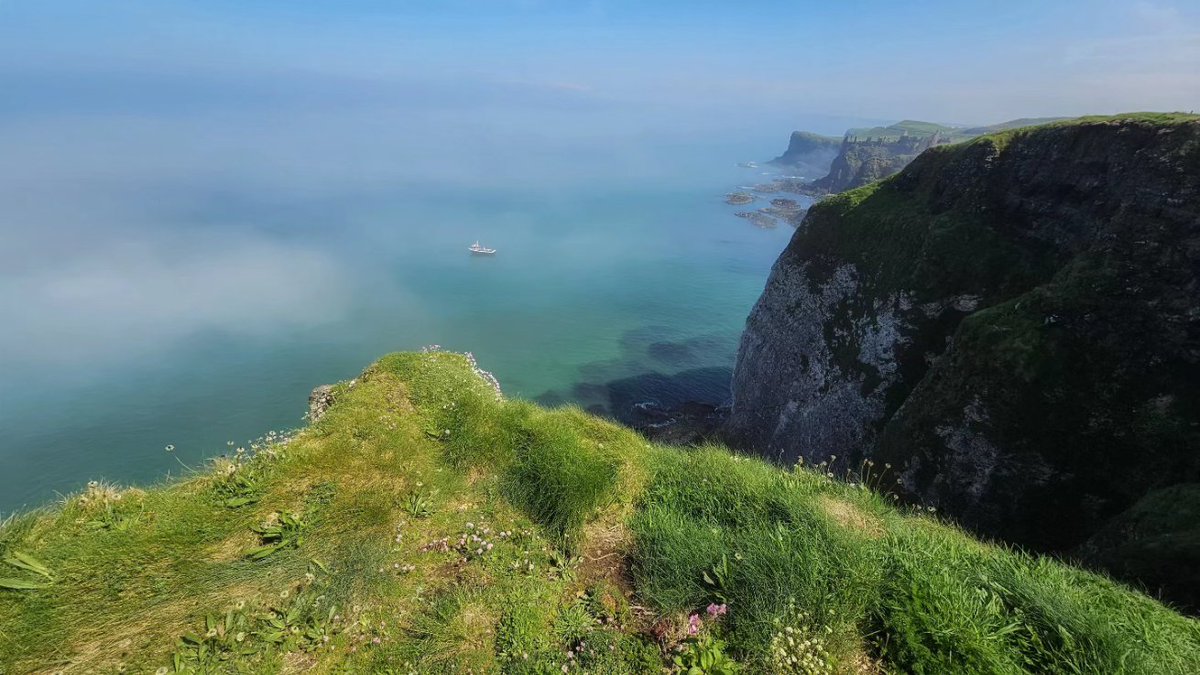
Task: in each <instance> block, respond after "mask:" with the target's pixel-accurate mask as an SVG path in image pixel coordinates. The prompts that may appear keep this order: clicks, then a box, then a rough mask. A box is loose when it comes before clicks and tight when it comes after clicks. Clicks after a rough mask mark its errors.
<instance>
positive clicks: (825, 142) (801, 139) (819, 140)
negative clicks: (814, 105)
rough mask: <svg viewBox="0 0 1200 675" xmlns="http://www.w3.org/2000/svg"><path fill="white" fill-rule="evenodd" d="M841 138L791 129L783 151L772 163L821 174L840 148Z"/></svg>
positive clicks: (816, 174)
mask: <svg viewBox="0 0 1200 675" xmlns="http://www.w3.org/2000/svg"><path fill="white" fill-rule="evenodd" d="M841 145H842V139H840V138H834V137H832V136H822V135H820V134H814V133H810V132H808V131H793V132H792V137H791V138H790V139H789V140H788V147H787V150H785V151H784V153H783V154H782V155H780V156H778V157H776V158H775V159H773V160H771V163H772V164H778V165H782V166H787V167H790V168H791V169H792V170H793V171H797V172H799V173H801V174H803V175H806V176H809V177H812V176H823V175H825V173H826V172H827V171H829V167H830V165H831V164H832V163H833V160H834V158H835V157H837V156H838V152H839V151H840V149H841Z"/></svg>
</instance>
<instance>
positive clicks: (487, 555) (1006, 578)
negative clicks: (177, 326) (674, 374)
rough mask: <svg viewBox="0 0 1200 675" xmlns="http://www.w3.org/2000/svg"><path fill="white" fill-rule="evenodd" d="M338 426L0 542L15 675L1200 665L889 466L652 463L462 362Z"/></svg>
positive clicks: (1137, 602) (1161, 618) (570, 414)
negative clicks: (907, 484)
mask: <svg viewBox="0 0 1200 675" xmlns="http://www.w3.org/2000/svg"><path fill="white" fill-rule="evenodd" d="M334 397H335V400H336V403H335V405H333V407H332V408H330V409H329V411H328V412H327V413H326V414H325V415H324V416H323V417H322V418H321V419H319V420H318V421H315V422H314V423H312V424H310V425H309V426H308V427H307V428H306V429H304V430H302V431H300V432H299V433H297V434H295V435H293V436H286V437H284V436H272V437H270V438H268V439H265V440H263V441H262V442H260V443H258V444H257V445H255V446H252V447H251V449H250V451H248V452H244V453H240V454H239V453H231V455H230V456H229V457H227V458H223V459H220V460H217V461H215V462H214V465H213V467H212V470H210V471H206V472H201V473H197V474H196V475H194V476H192V477H190V478H188V479H186V480H182V481H178V482H172V483H168V484H165V485H160V486H155V487H152V488H148V489H145V490H133V489H130V490H121V489H118V488H116V487H114V486H107V485H99V484H96V485H92V486H90V487H89V488H88V490H87V491H85V492H83V493H81V494H77V495H73V496H70V497H68V498H66V499H64V500H63V502H62V503H61V504H58V505H56V506H54V507H48V508H45V509H41V510H38V511H34V512H30V513H27V514H24V515H22V516H19V517H16V518H14V519H12V520H10V521H9V522H7V523H5V524H4V525H3V526H2V527H0V561H4V560H14V561H17V562H19V563H22V562H23V564H24V566H22V565H20V564H18V565H12V564H5V563H3V562H0V565H4V566H5V569H4V570H3V572H2V573H0V576H2V577H12V578H16V579H20V580H25V581H28V582H30V584H31V585H34V586H36V587H33V588H28V589H10V590H0V673H26V672H38V673H41V672H44V673H54V672H65V673H71V672H80V673H83V672H151V673H155V672H158V673H170V672H210V673H217V672H222V673H223V672H230V673H238V672H255V673H258V672H310V671H311V672H318V673H323V672H324V673H329V672H338V673H341V672H356V673H357V672H363V673H370V672H376V673H440V672H455V673H463V672H474V673H486V672H504V673H558V672H588V673H653V672H663V671H664V670H666V669H672V668H675V669H678V668H680V666H678V665H675V664H676V663H682V664H686V665H688V666H689V667H692V664H707V665H706V666H705V665H696V666H694V667H698V668H700V671H699V672H713V673H716V672H730V671H731V669H733V668H740V670H742V671H743V672H762V673H788V672H792V673H802V672H803V673H824V672H828V673H887V672H913V673H944V672H978V673H1022V672H1038V673H1042V672H1049V673H1058V672H1061V673H1090V672H1105V673H1188V672H1195V670H1196V666H1197V664H1200V623H1198V622H1196V621H1195V620H1193V619H1190V618H1187V617H1183V616H1181V615H1179V614H1177V613H1175V612H1173V611H1172V610H1170V609H1169V608H1167V607H1164V606H1162V605H1161V604H1158V603H1157V602H1155V601H1154V600H1151V599H1149V598H1147V597H1145V596H1143V595H1140V594H1138V593H1137V592H1135V591H1133V590H1130V589H1128V588H1125V587H1123V586H1120V585H1118V584H1116V583H1114V582H1111V581H1109V580H1107V579H1105V578H1103V577H1101V576H1097V575H1094V574H1090V573H1087V572H1083V571H1080V570H1076V569H1073V568H1071V567H1068V566H1065V565H1063V564H1060V563H1057V562H1054V561H1050V560H1047V559H1043V558H1037V557H1031V556H1028V555H1025V554H1022V553H1020V552H1017V551H1014V550H1011V549H1008V548H1005V547H1002V546H996V545H992V544H988V543H984V542H980V541H978V540H975V539H973V538H971V537H969V536H967V535H965V534H964V533H962V532H961V531H959V530H958V529H956V528H954V527H953V526H951V525H948V524H945V523H943V522H940V521H939V520H937V519H936V516H935V514H931V513H929V512H924V511H922V512H918V511H916V510H914V509H904V508H900V507H897V506H896V505H895V504H894V503H893V499H891V498H890V497H889V496H888V495H887V491H886V485H887V483H888V482H889V480H892V478H891V477H890V476H889V475H888V471H887V469H888V467H873V466H869V465H863V467H861V471H860V472H859V473H858V474H856V475H855V476H850V477H847V478H848V480H841V479H837V478H835V477H833V476H831V475H829V474H827V473H826V472H825V467H812V468H804V467H797V468H795V469H792V470H785V469H781V468H778V467H774V466H771V465H768V464H766V463H765V462H762V461H759V460H756V459H750V458H746V457H741V456H738V455H735V454H732V453H730V452H729V451H728V450H725V449H724V448H720V447H716V446H709V447H704V448H699V449H692V450H688V449H679V448H670V447H664V446H658V445H654V444H651V443H648V442H647V441H646V440H645V439H644V438H642V437H641V436H639V435H637V434H636V433H634V432H633V431H631V430H628V429H625V428H622V427H619V426H617V425H614V424H611V423H609V422H606V421H603V420H600V419H598V418H595V417H593V416H590V415H588V414H587V413H585V412H583V411H580V410H578V409H574V408H564V409H557V410H546V409H543V408H540V407H538V406H535V405H533V404H530V403H527V402H524V401H514V400H505V399H503V398H501V397H500V396H499V395H498V394H497V392H496V391H495V390H494V389H492V388H491V387H490V386H489V385H488V383H486V382H485V381H484V380H482V379H480V378H479V377H478V376H477V375H476V374H475V372H474V371H473V369H472V364H471V363H470V362H469V361H468V360H467V359H466V358H464V357H462V356H458V355H454V354H448V353H440V352H435V353H426V354H393V355H390V356H387V357H385V358H383V359H382V360H380V361H379V362H377V363H376V364H375V365H373V366H371V367H370V368H369V369H368V370H367V371H366V372H365V373H364V374H363V376H362V377H360V378H358V379H357V380H355V381H353V382H352V383H343V384H341V385H339V386H338V387H336V388H335V390H334ZM876 469H878V470H876ZM264 547H266V548H264ZM30 561H32V562H30ZM34 582H36V583H34ZM706 608H707V611H706ZM693 631H694V632H695V634H694V635H692V634H691V633H692V632H693ZM718 655H719V656H718ZM730 657H731V658H732V659H733V661H734V662H735V664H736V665H734V664H730V663H729V662H728V658H730Z"/></svg>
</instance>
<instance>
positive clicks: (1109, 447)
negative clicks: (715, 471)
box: [728, 115, 1200, 564]
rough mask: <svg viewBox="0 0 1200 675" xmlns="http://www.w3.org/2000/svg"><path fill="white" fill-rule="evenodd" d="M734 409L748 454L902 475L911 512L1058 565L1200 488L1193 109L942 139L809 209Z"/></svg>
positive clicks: (764, 312) (755, 324) (1198, 238)
mask: <svg viewBox="0 0 1200 675" xmlns="http://www.w3.org/2000/svg"><path fill="white" fill-rule="evenodd" d="M733 398H734V403H733V410H732V413H731V416H730V420H729V423H728V433H729V435H730V436H731V440H732V441H734V442H737V443H739V444H741V445H744V446H750V447H753V448H756V449H757V450H758V451H760V452H762V453H763V454H767V455H769V456H771V457H776V458H779V459H781V460H783V461H786V462H791V461H794V460H795V459H796V458H797V457H800V456H803V457H805V458H806V459H807V460H809V461H813V462H820V461H822V460H826V459H828V458H829V457H830V456H831V455H837V456H838V457H839V462H841V461H843V459H844V460H847V461H852V462H853V461H858V460H860V459H862V458H865V457H873V458H874V459H875V461H876V462H885V461H886V462H890V463H891V464H893V465H895V466H896V467H898V468H901V469H902V471H901V474H900V477H901V480H902V481H903V487H904V488H905V489H906V491H907V492H908V494H909V495H910V496H911V497H912V498H914V499H918V500H920V501H921V502H923V503H926V504H931V505H934V506H937V507H938V508H939V509H940V510H941V511H942V512H944V513H950V514H952V515H954V516H955V517H957V518H958V519H960V520H961V521H962V522H963V523H964V524H966V525H968V526H970V527H972V528H975V529H976V530H978V531H981V532H984V533H986V534H989V535H993V536H998V537H1001V538H1004V539H1007V540H1010V541H1015V542H1019V543H1021V544H1024V545H1027V546H1030V547H1032V548H1035V549H1038V550H1043V551H1068V550H1070V549H1072V548H1074V547H1076V546H1079V545H1080V544H1082V543H1083V542H1084V540H1085V539H1087V538H1088V537H1089V536H1090V535H1091V534H1092V533H1094V532H1096V531H1097V530H1098V529H1099V528H1101V527H1102V526H1103V525H1104V523H1105V522H1106V521H1108V520H1109V519H1110V518H1112V517H1113V516H1114V515H1116V514H1118V513H1120V512H1122V511H1124V510H1126V509H1128V508H1130V507H1131V506H1132V505H1133V504H1134V502H1136V501H1137V500H1138V499H1140V498H1141V497H1142V496H1143V495H1145V494H1146V492H1147V491H1148V490H1150V489H1152V488H1156V487H1162V486H1165V485H1170V484H1173V483H1181V482H1200V451H1198V450H1200V118H1195V117H1190V116H1152V115H1145V116H1125V117H1121V118H1105V119H1084V120H1080V121H1076V122H1072V123H1066V124H1055V125H1049V126H1045V127H1037V128H1033V129H1021V130H1017V131H1009V132H1005V133H1002V134H996V135H992V136H986V137H983V138H980V139H977V140H975V141H973V142H970V143H967V144H963V145H957V146H946V147H936V148H933V149H931V150H928V151H926V152H925V153H924V154H922V155H921V156H920V157H919V158H918V159H917V160H916V161H914V162H913V163H912V164H911V165H910V166H909V167H908V168H907V169H905V170H904V171H903V172H901V173H900V174H899V175H897V176H895V177H893V178H892V179H890V180H887V181H885V182H883V183H881V184H875V185H871V186H868V187H865V188H862V189H859V190H854V191H851V192H848V193H845V194H842V195H839V196H836V197H831V198H828V199H826V200H824V201H822V202H821V203H819V204H817V205H815V206H813V207H812V208H811V209H810V210H809V214H808V216H807V217H806V218H805V220H804V222H803V224H802V225H801V226H800V228H799V229H798V230H797V232H796V234H795V235H794V236H793V238H792V241H791V243H790V244H789V245H788V247H787V249H786V250H785V251H784V252H783V254H782V255H781V256H780V258H779V260H778V261H777V262H776V264H775V267H774V269H773V270H772V273H771V276H770V279H769V281H768V282H767V286H766V289H765V290H764V292H763V295H762V297H761V298H760V300H759V302H758V304H757V305H756V306H755V308H754V310H753V312H752V313H751V315H750V317H749V319H748V320H747V324H746V331H745V333H744V335H743V338H742V344H741V348H740V350H739V355H738V361H737V366H736V368H735V372H734V378H733ZM1106 564H1108V563H1106Z"/></svg>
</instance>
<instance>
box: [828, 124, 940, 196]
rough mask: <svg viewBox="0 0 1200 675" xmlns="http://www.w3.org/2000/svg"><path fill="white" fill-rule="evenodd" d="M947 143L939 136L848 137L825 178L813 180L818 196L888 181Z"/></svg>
mask: <svg viewBox="0 0 1200 675" xmlns="http://www.w3.org/2000/svg"><path fill="white" fill-rule="evenodd" d="M942 142H944V141H943V137H942V136H941V135H940V134H936V133H935V134H931V135H929V136H901V137H900V138H895V139H887V138H868V139H857V138H852V137H850V136H847V137H846V139H845V140H844V141H843V143H842V148H841V151H840V152H839V153H838V156H837V158H835V159H834V160H833V162H832V163H831V164H830V167H829V173H828V174H826V175H825V177H824V178H820V179H818V180H815V181H813V183H812V184H811V186H810V189H811V190H812V191H814V192H817V193H838V192H844V191H846V190H851V189H854V188H856V187H862V186H863V185H866V184H868V183H873V182H875V181H877V180H880V179H883V178H887V177H888V176H891V175H892V174H894V173H896V172H897V171H900V170H901V169H903V168H904V167H906V166H908V163H909V162H911V161H913V160H914V159H916V158H917V155H919V154H921V153H922V152H924V151H925V150H927V149H929V148H931V147H933V146H935V145H938V144H940V143H942Z"/></svg>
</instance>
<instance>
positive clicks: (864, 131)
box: [775, 117, 1060, 195]
mask: <svg viewBox="0 0 1200 675" xmlns="http://www.w3.org/2000/svg"><path fill="white" fill-rule="evenodd" d="M1059 119H1060V118H1051V117H1046V118H1036V119H1019V120H1011V121H1009V122H1002V123H1000V124H994V125H990V126H985V127H972V128H968V129H964V128H960V127H950V126H945V125H941V124H935V123H933V122H920V121H916V120H904V121H902V122H897V123H896V124H892V125H890V126H886V127H871V128H861V129H850V130H848V131H846V134H845V136H844V137H843V139H842V141H841V143H840V147H839V148H838V150H837V152H836V153H835V156H834V158H833V159H832V160H831V161H830V162H828V163H827V164H826V171H827V172H828V173H825V175H824V176H823V177H822V178H819V179H817V180H814V181H812V182H811V183H809V184H808V185H807V186H806V187H805V191H806V192H811V193H813V194H817V195H824V194H837V193H839V192H845V191H846V190H851V189H854V188H857V187H862V186H863V185H867V184H868V183H873V182H875V181H877V180H881V179H883V178H887V177H888V176H891V175H893V174H895V173H896V172H898V171H900V170H901V169H903V168H904V167H905V166H908V163H909V162H911V161H913V160H914V159H916V157H917V155H919V154H921V153H922V152H924V151H925V150H926V149H928V148H930V147H933V146H937V145H942V144H945V143H956V142H959V141H965V140H969V139H971V138H975V137H977V136H982V135H985V134H991V133H996V132H999V131H1005V130H1008V129H1015V128H1018V127H1025V126H1032V125H1037V124H1045V123H1048V122H1054V121H1058V120H1059ZM797 135H801V136H805V134H802V132H793V133H792V140H791V142H790V143H789V146H788V150H789V152H787V153H784V155H783V156H781V157H779V158H777V159H776V160H775V161H776V162H780V161H781V160H784V159H785V158H787V157H789V155H790V154H791V149H792V146H793V145H796V146H798V147H806V144H805V140H806V139H804V138H801V139H800V140H798V139H797ZM807 136H811V134H807ZM818 138H819V137H818ZM784 163H788V162H784Z"/></svg>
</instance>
